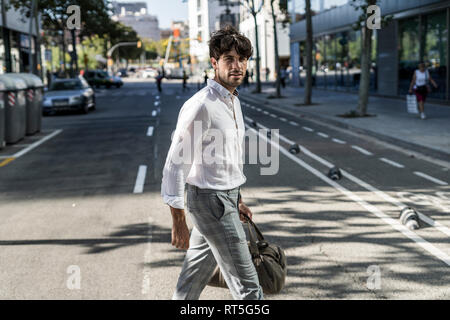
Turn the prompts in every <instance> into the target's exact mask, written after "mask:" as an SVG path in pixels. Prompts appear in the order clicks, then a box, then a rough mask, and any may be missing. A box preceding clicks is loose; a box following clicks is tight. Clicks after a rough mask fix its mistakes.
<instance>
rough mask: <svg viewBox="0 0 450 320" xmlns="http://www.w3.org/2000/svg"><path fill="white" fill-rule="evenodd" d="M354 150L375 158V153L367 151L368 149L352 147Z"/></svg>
mask: <svg viewBox="0 0 450 320" xmlns="http://www.w3.org/2000/svg"><path fill="white" fill-rule="evenodd" d="M352 148H353V149H355V150H358V151H359V152H361V153H362V154H365V155H366V156H373V153H372V152H370V151H367V150H366V149H363V148H361V147H358V146H352Z"/></svg>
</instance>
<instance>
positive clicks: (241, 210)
mask: <svg viewBox="0 0 450 320" xmlns="http://www.w3.org/2000/svg"><path fill="white" fill-rule="evenodd" d="M242 215H246V216H247V217H249V218H250V220H251V219H252V216H253V213H252V212H251V210H250V208H249V207H247V206H246V205H245V203H243V202H239V219H241V221H242V222H246V221H247V220H245V218H244V217H243V216H242Z"/></svg>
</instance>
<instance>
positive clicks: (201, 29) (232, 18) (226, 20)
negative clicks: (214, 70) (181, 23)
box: [188, 0, 239, 61]
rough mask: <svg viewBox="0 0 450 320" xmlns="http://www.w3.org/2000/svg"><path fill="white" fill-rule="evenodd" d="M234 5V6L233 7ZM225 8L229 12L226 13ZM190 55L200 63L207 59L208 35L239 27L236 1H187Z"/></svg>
mask: <svg viewBox="0 0 450 320" xmlns="http://www.w3.org/2000/svg"><path fill="white" fill-rule="evenodd" d="M233 4H234V5H233ZM227 8H228V9H229V12H227ZM188 10H189V35H190V37H189V38H190V54H191V56H192V57H196V58H197V59H198V60H200V61H205V60H208V59H209V49H208V41H209V38H210V34H211V33H212V32H213V31H215V30H218V29H220V28H221V27H223V26H224V25H225V24H232V25H234V26H235V27H236V28H238V27H239V5H238V1H236V0H228V1H227V0H209V1H208V0H189V1H188Z"/></svg>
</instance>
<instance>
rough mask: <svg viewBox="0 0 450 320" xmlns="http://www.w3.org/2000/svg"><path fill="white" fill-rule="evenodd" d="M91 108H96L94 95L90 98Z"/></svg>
mask: <svg viewBox="0 0 450 320" xmlns="http://www.w3.org/2000/svg"><path fill="white" fill-rule="evenodd" d="M92 110H97V109H96V104H95V97H93V98H92Z"/></svg>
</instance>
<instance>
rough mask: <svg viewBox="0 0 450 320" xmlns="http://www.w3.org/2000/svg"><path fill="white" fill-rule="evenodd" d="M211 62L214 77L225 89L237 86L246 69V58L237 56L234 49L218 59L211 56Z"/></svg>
mask: <svg viewBox="0 0 450 320" xmlns="http://www.w3.org/2000/svg"><path fill="white" fill-rule="evenodd" d="M211 64H212V66H213V68H214V70H215V73H216V77H217V78H218V80H219V81H220V83H221V84H222V85H223V86H224V87H225V88H227V89H231V88H236V87H237V86H239V85H240V84H241V83H242V80H243V79H244V75H245V72H246V71H247V58H245V57H241V56H239V55H238V54H237V52H236V50H235V49H232V50H230V51H228V52H226V53H224V54H222V55H221V56H220V57H219V60H216V59H215V58H211Z"/></svg>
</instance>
